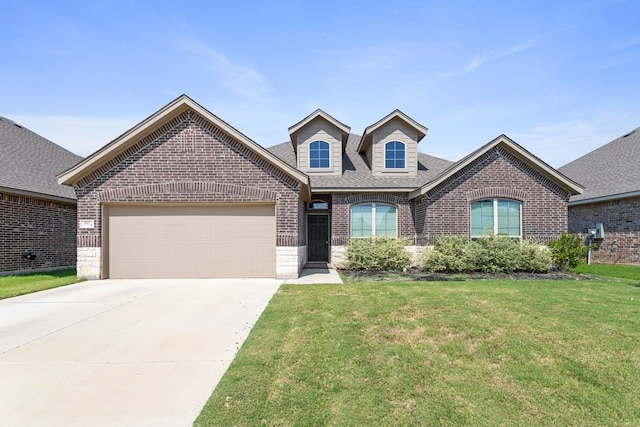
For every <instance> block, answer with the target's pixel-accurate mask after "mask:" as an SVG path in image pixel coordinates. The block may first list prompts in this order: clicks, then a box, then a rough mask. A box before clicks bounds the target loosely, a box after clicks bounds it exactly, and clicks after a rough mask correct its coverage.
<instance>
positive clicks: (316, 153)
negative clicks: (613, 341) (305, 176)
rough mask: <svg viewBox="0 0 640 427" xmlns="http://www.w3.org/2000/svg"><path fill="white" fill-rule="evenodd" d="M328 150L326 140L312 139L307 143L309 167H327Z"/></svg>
mask: <svg viewBox="0 0 640 427" xmlns="http://www.w3.org/2000/svg"><path fill="white" fill-rule="evenodd" d="M330 151H331V150H330V146H329V143H328V142H327V141H313V142H312V143H311V144H309V168H311V169H316V168H328V167H329V158H330Z"/></svg>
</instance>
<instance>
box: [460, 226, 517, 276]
mask: <svg viewBox="0 0 640 427" xmlns="http://www.w3.org/2000/svg"><path fill="white" fill-rule="evenodd" d="M467 253H468V255H467V256H468V257H470V258H471V260H473V265H474V266H475V268H474V271H482V272H484V273H512V272H513V271H515V270H516V268H517V267H518V264H519V263H520V242H517V241H515V240H513V239H511V238H510V237H508V236H495V235H489V236H483V237H480V238H479V239H476V240H474V241H472V242H471V244H470V245H469V249H468V251H467Z"/></svg>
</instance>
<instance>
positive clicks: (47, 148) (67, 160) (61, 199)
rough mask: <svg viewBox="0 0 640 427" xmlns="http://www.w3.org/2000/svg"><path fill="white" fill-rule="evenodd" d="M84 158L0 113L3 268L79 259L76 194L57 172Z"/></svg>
mask: <svg viewBox="0 0 640 427" xmlns="http://www.w3.org/2000/svg"><path fill="white" fill-rule="evenodd" d="M80 160H82V157H80V156H76V155H75V154H73V153H71V152H69V151H67V150H65V149H64V148H62V147H60V146H58V145H56V144H54V143H53V142H51V141H49V140H47V139H45V138H43V137H41V136H40V135H37V134H35V133H34V132H32V131H30V130H29V129H26V128H25V127H23V126H21V125H19V124H17V123H15V122H13V121H12V120H9V119H7V118H5V117H0V274H3V275H4V274H13V273H21V272H29V271H41V270H50V269H55V268H61V267H73V266H75V264H76V195H75V192H74V191H73V189H72V188H69V187H66V186H63V185H60V184H58V181H57V178H56V175H57V174H58V173H60V172H61V171H63V170H65V169H67V168H69V167H70V166H72V165H74V164H76V163H77V162H79V161H80Z"/></svg>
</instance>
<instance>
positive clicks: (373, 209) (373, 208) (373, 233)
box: [349, 202, 399, 239]
mask: <svg viewBox="0 0 640 427" xmlns="http://www.w3.org/2000/svg"><path fill="white" fill-rule="evenodd" d="M361 205H371V237H354V236H350V237H351V238H352V239H369V238H374V237H376V205H383V206H391V207H392V208H394V209H395V210H396V235H395V236H385V237H391V238H392V239H397V238H398V216H399V215H398V207H397V206H396V205H392V204H391V203H374V202H371V203H369V202H363V203H358V204H356V205H351V206H350V207H349V234H353V227H352V221H353V210H352V209H353V208H354V207H355V206H361Z"/></svg>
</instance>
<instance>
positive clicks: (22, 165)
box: [0, 117, 82, 202]
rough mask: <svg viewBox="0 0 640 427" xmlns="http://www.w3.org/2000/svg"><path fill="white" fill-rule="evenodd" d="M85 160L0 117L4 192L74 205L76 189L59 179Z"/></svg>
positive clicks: (0, 181)
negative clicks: (64, 184)
mask: <svg viewBox="0 0 640 427" xmlns="http://www.w3.org/2000/svg"><path fill="white" fill-rule="evenodd" d="M80 160H82V157H80V156H77V155H75V154H73V153H72V152H71V151H69V150H66V149H64V148H62V147H60V146H59V145H56V144H54V143H53V142H51V141H49V140H48V139H46V138H43V137H42V136H40V135H38V134H36V133H34V132H32V131H30V130H29V129H27V128H25V127H23V126H21V125H19V124H17V123H15V122H13V121H12V120H9V119H7V118H4V117H0V191H2V190H3V189H4V190H5V191H8V192H12V193H19V194H25V195H30V196H36V197H41V198H45V199H52V200H59V199H63V200H62V201H66V202H70V201H74V200H75V199H76V195H75V192H74V191H73V189H72V188H69V187H65V186H62V185H59V184H58V181H57V179H56V175H57V174H58V173H60V172H61V171H63V170H65V169H67V168H68V167H70V166H72V165H74V164H76V163H78V162H79V161H80Z"/></svg>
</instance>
